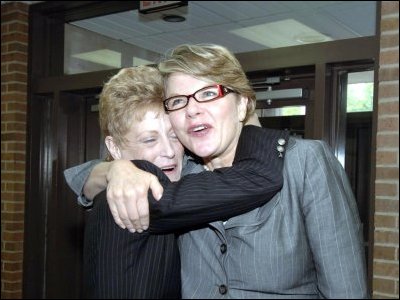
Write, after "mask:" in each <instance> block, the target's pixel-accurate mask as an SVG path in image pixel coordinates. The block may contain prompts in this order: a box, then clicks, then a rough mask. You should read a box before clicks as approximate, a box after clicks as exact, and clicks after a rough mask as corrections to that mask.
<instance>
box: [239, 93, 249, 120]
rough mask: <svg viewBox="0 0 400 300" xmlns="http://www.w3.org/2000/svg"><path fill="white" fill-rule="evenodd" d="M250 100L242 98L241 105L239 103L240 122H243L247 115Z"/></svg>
mask: <svg viewBox="0 0 400 300" xmlns="http://www.w3.org/2000/svg"><path fill="white" fill-rule="evenodd" d="M248 101H249V98H247V97H244V96H240V99H239V103H238V116H239V121H240V122H243V121H244V119H245V118H246V115H247V102H248Z"/></svg>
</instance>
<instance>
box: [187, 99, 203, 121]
mask: <svg viewBox="0 0 400 300" xmlns="http://www.w3.org/2000/svg"><path fill="white" fill-rule="evenodd" d="M199 104H200V103H198V102H197V101H196V99H194V98H193V96H192V97H190V98H189V103H188V104H187V106H186V116H187V117H188V118H194V117H195V116H196V115H198V114H200V107H199Z"/></svg>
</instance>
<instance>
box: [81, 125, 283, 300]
mask: <svg viewBox="0 0 400 300" xmlns="http://www.w3.org/2000/svg"><path fill="white" fill-rule="evenodd" d="M279 139H284V140H286V141H287V139H288V132H284V131H277V130H270V129H264V128H260V127H255V126H245V127H243V130H242V134H241V136H240V139H239V142H238V146H237V149H236V155H235V159H234V162H233V165H232V167H230V168H221V169H216V170H214V171H213V172H202V173H199V174H189V175H187V176H185V177H183V178H182V179H181V180H180V181H179V182H174V183H171V182H170V181H169V179H168V177H167V176H166V175H165V174H164V173H163V172H162V171H161V170H160V169H159V168H157V167H156V166H155V165H153V164H152V163H149V162H147V161H133V163H135V165H136V166H138V167H139V168H141V169H143V170H146V171H149V172H151V173H153V174H155V175H157V176H158V178H159V180H160V183H161V184H162V185H163V188H164V193H163V197H162V198H161V200H160V201H155V200H154V198H153V197H152V195H151V192H149V207H150V227H149V230H148V231H146V232H144V233H130V232H129V231H128V230H125V229H121V228H120V227H118V225H116V224H115V222H114V219H113V217H112V215H111V212H110V210H109V207H108V204H107V200H106V192H105V191H103V192H102V193H100V194H99V195H97V196H96V197H95V201H94V208H93V209H92V210H91V211H90V212H89V217H88V220H87V225H86V228H85V243H84V259H85V261H84V278H85V283H84V289H85V291H86V296H87V297H89V298H131V299H134V298H180V260H179V253H178V247H177V243H176V233H173V232H174V231H175V232H178V230H189V229H193V228H195V227H196V228H198V227H199V226H205V225H206V224H207V223H209V222H214V221H218V220H224V219H228V218H230V217H233V216H236V215H239V214H243V213H246V212H248V211H250V210H252V209H254V208H256V207H259V206H261V205H263V204H265V203H267V202H268V201H269V200H270V199H271V198H272V197H273V196H274V195H275V194H276V193H277V192H278V191H279V190H280V189H281V188H282V184H283V176H282V167H283V158H282V157H280V156H279V154H280V152H278V151H277V149H276V148H277V146H278V140H279ZM171 232H172V233H171Z"/></svg>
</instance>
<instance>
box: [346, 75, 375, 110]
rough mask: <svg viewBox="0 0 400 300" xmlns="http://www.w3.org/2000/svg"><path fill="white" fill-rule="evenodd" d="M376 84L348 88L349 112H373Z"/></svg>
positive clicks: (349, 86)
mask: <svg viewBox="0 0 400 300" xmlns="http://www.w3.org/2000/svg"><path fill="white" fill-rule="evenodd" d="M373 97H374V84H373V83H372V82H370V83H354V84H349V85H348V86H347V112H348V113H352V112H362V111H372V103H373Z"/></svg>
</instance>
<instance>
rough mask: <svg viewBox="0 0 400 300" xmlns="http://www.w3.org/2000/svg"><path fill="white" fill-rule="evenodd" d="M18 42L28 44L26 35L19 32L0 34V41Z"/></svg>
mask: <svg viewBox="0 0 400 300" xmlns="http://www.w3.org/2000/svg"><path fill="white" fill-rule="evenodd" d="M9 42H20V43H24V44H28V35H27V34H25V33H20V32H13V33H8V34H4V35H2V36H1V43H9Z"/></svg>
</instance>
